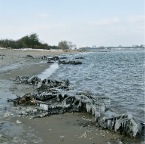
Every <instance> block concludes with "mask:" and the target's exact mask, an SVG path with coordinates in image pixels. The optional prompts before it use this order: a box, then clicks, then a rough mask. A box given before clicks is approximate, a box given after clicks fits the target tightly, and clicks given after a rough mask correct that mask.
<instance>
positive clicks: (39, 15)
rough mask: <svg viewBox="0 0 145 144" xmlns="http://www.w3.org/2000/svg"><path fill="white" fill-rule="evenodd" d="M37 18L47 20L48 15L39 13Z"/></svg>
mask: <svg viewBox="0 0 145 144" xmlns="http://www.w3.org/2000/svg"><path fill="white" fill-rule="evenodd" d="M37 17H38V18H49V15H48V14H47V13H40V14H38V15H37Z"/></svg>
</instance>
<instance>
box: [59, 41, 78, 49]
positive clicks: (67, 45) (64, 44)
mask: <svg viewBox="0 0 145 144" xmlns="http://www.w3.org/2000/svg"><path fill="white" fill-rule="evenodd" d="M58 48H59V49H62V50H69V49H75V48H76V45H73V44H72V42H69V41H60V42H59V43H58Z"/></svg>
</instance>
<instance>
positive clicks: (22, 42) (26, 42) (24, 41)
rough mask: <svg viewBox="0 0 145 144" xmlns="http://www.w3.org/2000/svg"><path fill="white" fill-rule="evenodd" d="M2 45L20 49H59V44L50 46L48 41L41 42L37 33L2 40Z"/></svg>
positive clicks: (0, 44)
mask: <svg viewBox="0 0 145 144" xmlns="http://www.w3.org/2000/svg"><path fill="white" fill-rule="evenodd" d="M0 47H5V48H12V49H20V48H35V49H58V47H57V46H49V45H48V44H47V43H41V42H40V41H39V38H38V35H37V34H35V33H34V34H31V35H27V36H24V37H22V38H21V39H18V40H16V41H14V40H8V39H5V40H0Z"/></svg>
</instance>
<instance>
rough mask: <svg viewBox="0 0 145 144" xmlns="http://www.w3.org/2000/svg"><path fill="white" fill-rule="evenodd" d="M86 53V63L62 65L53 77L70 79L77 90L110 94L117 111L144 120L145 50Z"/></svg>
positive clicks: (72, 56)
mask: <svg viewBox="0 0 145 144" xmlns="http://www.w3.org/2000/svg"><path fill="white" fill-rule="evenodd" d="M77 56H80V55H75V56H74V55H70V58H71V59H73V58H74V57H77ZM83 57H84V58H85V59H83V60H82V61H83V64H82V65H76V66H73V65H60V67H59V69H57V70H56V72H55V73H53V75H52V76H51V77H53V78H55V79H57V78H59V79H69V80H70V82H71V84H72V85H73V87H74V88H75V89H77V90H81V91H89V92H92V93H95V94H97V95H100V96H108V97H109V98H110V99H111V107H112V109H113V110H114V111H116V112H117V113H131V114H132V115H133V116H134V117H138V118H140V120H144V114H145V110H144V108H145V103H144V94H145V93H144V92H145V90H144V87H145V86H144V85H145V84H144V80H145V78H144V72H145V64H144V58H145V53H144V51H116V52H115V51H114V52H112V51H111V52H96V53H89V54H83Z"/></svg>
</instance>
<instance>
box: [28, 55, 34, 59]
mask: <svg viewBox="0 0 145 144" xmlns="http://www.w3.org/2000/svg"><path fill="white" fill-rule="evenodd" d="M26 58H32V59H34V57H33V56H32V55H26Z"/></svg>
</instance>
